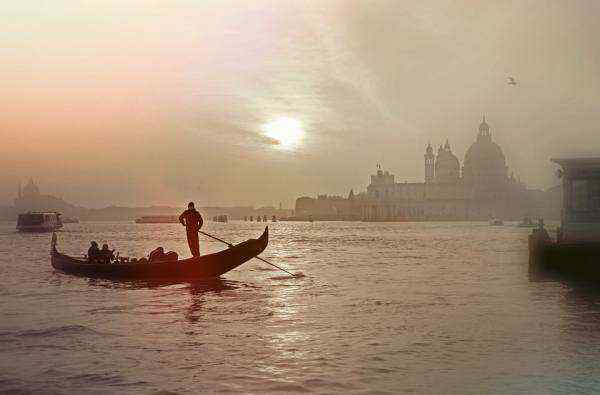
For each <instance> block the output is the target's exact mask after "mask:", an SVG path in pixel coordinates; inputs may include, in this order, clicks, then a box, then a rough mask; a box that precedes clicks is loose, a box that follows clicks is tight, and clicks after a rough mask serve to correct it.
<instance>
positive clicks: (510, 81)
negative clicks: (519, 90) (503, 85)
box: [508, 77, 517, 86]
mask: <svg viewBox="0 0 600 395" xmlns="http://www.w3.org/2000/svg"><path fill="white" fill-rule="evenodd" d="M508 85H512V86H516V85H517V81H515V79H514V77H508Z"/></svg>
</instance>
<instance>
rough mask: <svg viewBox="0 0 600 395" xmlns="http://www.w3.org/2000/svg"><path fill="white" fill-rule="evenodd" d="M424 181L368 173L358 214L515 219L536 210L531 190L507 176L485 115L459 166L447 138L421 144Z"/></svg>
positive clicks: (379, 218)
mask: <svg viewBox="0 0 600 395" xmlns="http://www.w3.org/2000/svg"><path fill="white" fill-rule="evenodd" d="M424 158H425V182H424V183H408V182H405V183H396V182H395V181H394V175H393V174H390V173H389V172H385V173H383V172H381V170H379V171H378V172H377V174H375V175H372V176H371V184H370V185H369V186H368V187H367V191H366V193H365V194H364V195H363V198H362V200H359V201H360V202H362V203H361V207H360V210H361V217H362V218H363V219H364V220H370V221H398V220H411V221H414V220H487V219H488V218H489V217H490V216H494V217H499V218H501V219H505V220H517V219H521V218H523V217H524V216H533V215H535V209H534V207H532V201H533V199H532V198H531V197H532V193H531V192H532V191H530V190H528V189H527V188H526V186H525V185H523V184H522V183H520V182H519V181H517V180H515V178H514V177H513V176H512V175H511V176H510V177H509V176H508V166H507V165H506V157H505V156H504V154H503V152H502V148H500V146H499V145H498V144H496V143H495V142H494V141H493V139H492V132H491V128H490V125H489V124H488V123H487V122H486V120H485V116H484V117H483V120H482V122H481V124H480V125H479V129H478V133H477V135H476V139H475V142H474V143H473V144H472V145H471V146H470V147H469V148H468V149H467V151H466V153H465V157H464V161H463V166H462V169H461V166H460V162H459V160H458V158H457V156H456V155H455V154H454V153H453V152H452V149H451V148H450V143H449V141H448V140H446V143H445V144H444V145H443V146H442V145H440V146H439V148H438V149H437V154H434V149H433V147H432V146H431V144H428V145H427V147H426V148H425V155H424Z"/></svg>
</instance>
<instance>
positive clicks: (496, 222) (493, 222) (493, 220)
mask: <svg viewBox="0 0 600 395" xmlns="http://www.w3.org/2000/svg"><path fill="white" fill-rule="evenodd" d="M490 225H491V226H502V225H504V222H502V220H501V219H500V218H496V217H492V218H490Z"/></svg>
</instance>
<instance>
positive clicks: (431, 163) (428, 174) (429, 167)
mask: <svg viewBox="0 0 600 395" xmlns="http://www.w3.org/2000/svg"><path fill="white" fill-rule="evenodd" d="M434 169H435V155H434V154H433V147H431V143H428V144H427V148H426V149H425V182H426V183H430V182H433V180H434V178H435V170H434Z"/></svg>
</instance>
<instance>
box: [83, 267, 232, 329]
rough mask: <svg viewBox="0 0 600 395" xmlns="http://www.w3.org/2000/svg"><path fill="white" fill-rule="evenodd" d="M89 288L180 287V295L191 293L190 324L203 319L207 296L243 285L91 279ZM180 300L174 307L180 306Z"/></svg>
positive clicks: (186, 313) (215, 281) (214, 281)
mask: <svg viewBox="0 0 600 395" xmlns="http://www.w3.org/2000/svg"><path fill="white" fill-rule="evenodd" d="M87 283H88V285H89V286H94V287H103V288H110V289H116V290H126V291H134V290H157V289H161V288H168V287H174V286H179V288H177V289H176V291H182V292H177V293H178V294H181V295H183V293H184V292H185V291H187V293H189V295H190V299H189V302H188V305H187V307H186V308H185V310H184V318H185V320H186V321H188V322H190V323H195V322H198V321H199V320H200V319H201V318H202V314H200V312H201V311H202V307H203V305H204V304H205V302H206V296H207V295H209V294H211V295H219V294H221V293H222V292H223V291H230V290H235V289H238V288H240V286H242V285H243V284H242V283H239V282H237V281H231V280H223V279H221V278H214V279H205V280H201V281H195V282H186V283H182V282H181V281H168V280H152V281H148V280H138V281H112V280H105V279H94V278H90V279H88V280H87ZM179 304H180V303H179V300H178V301H177V303H174V305H179Z"/></svg>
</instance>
